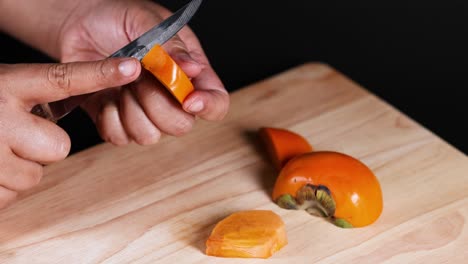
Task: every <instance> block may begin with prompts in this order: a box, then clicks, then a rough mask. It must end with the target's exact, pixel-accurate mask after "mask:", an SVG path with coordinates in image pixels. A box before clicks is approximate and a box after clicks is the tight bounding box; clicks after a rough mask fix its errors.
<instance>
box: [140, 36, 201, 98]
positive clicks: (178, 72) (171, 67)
mask: <svg viewBox="0 0 468 264" xmlns="http://www.w3.org/2000/svg"><path fill="white" fill-rule="evenodd" d="M141 64H142V65H143V67H144V68H145V69H146V70H148V71H149V72H151V73H152V74H153V75H154V77H156V79H158V80H159V81H160V82H161V84H163V85H164V86H165V87H166V89H167V90H168V91H169V92H170V93H171V94H172V95H173V96H174V97H175V98H176V99H177V101H179V103H181V104H182V103H183V102H184V100H185V98H186V97H187V96H188V95H189V94H190V93H192V92H193V90H194V88H193V84H192V82H191V81H190V79H189V78H188V77H187V75H186V74H185V73H184V72H183V71H182V69H181V68H180V67H179V66H178V65H177V64H176V63H175V61H174V60H173V59H172V58H171V57H170V56H169V54H167V53H166V51H165V50H164V49H163V48H162V47H161V46H159V45H155V46H154V47H153V48H152V49H151V50H150V51H149V52H148V53H147V54H146V55H145V57H143V59H142V60H141Z"/></svg>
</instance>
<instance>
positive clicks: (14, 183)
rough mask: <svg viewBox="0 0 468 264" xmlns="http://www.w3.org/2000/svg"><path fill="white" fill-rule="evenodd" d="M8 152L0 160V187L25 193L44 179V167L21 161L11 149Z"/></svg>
mask: <svg viewBox="0 0 468 264" xmlns="http://www.w3.org/2000/svg"><path fill="white" fill-rule="evenodd" d="M8 152H9V153H6V154H5V155H2V157H3V158H2V159H1V160H0V168H2V170H1V171H0V185H1V186H3V187H5V188H7V189H10V190H13V191H24V190H27V189H30V188H32V187H34V186H36V185H37V184H38V183H39V182H40V180H41V178H42V174H43V167H42V165H40V164H38V163H36V162H32V161H29V160H24V159H21V158H19V157H18V156H16V155H15V154H14V153H13V152H11V150H9V149H8Z"/></svg>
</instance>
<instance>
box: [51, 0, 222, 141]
mask: <svg viewBox="0 0 468 264" xmlns="http://www.w3.org/2000/svg"><path fill="white" fill-rule="evenodd" d="M80 3H83V4H80V6H79V7H78V8H76V9H75V11H74V12H73V14H72V15H71V17H70V18H69V19H68V22H67V23H66V25H65V26H64V27H63V30H62V33H61V37H60V38H59V39H60V41H59V43H60V45H61V46H60V47H61V54H60V55H59V56H60V57H61V60H62V61H81V60H96V59H101V58H104V57H106V56H109V55H110V54H112V53H113V52H115V51H116V50H118V49H119V48H121V47H123V46H124V45H126V44H127V43H129V42H130V41H131V40H133V39H135V38H137V37H138V36H140V35H141V34H143V33H144V32H146V31H147V30H148V29H150V28H151V27H153V26H154V25H156V24H158V23H160V22H161V21H162V20H163V18H166V17H168V16H169V15H170V14H171V13H170V12H169V11H168V10H166V9H165V8H163V7H161V6H159V5H157V4H154V3H152V2H149V1H132V0H118V1H116V0H98V1H94V4H89V2H87V1H82V2H80ZM163 47H164V48H165V49H166V51H167V52H168V53H169V54H170V55H171V57H173V59H174V60H175V61H176V63H177V64H178V65H179V66H180V67H181V68H182V70H183V71H184V72H185V73H186V74H187V75H188V76H189V77H191V78H192V82H193V84H194V86H195V92H193V93H192V94H191V95H190V96H189V97H188V98H187V99H186V100H185V102H184V104H183V106H182V107H181V106H180V104H178V103H177V102H176V101H175V100H174V99H173V98H172V96H171V95H170V94H169V93H168V92H167V91H166V90H165V88H163V87H162V86H161V84H159V83H158V82H157V81H156V80H155V79H154V78H152V76H149V74H144V77H143V78H141V80H140V81H138V82H137V83H134V84H132V85H131V86H126V87H116V88H113V89H109V90H106V91H102V92H99V93H97V94H96V95H94V96H93V97H91V98H90V99H89V100H87V101H86V103H84V104H83V108H84V109H85V110H86V111H87V112H88V114H89V115H90V117H91V118H92V119H93V120H94V122H95V123H96V126H97V128H98V131H99V133H100V135H101V137H102V138H103V139H104V140H106V141H109V142H111V143H114V144H116V145H122V144H127V143H129V142H130V141H135V142H137V143H138V144H142V145H146V144H152V143H155V142H157V141H158V139H159V138H160V136H161V133H165V134H169V135H174V136H180V135H183V134H185V133H187V132H188V131H189V130H190V129H191V128H192V126H193V123H194V121H195V116H199V117H201V118H204V119H207V120H221V119H222V118H223V117H224V116H225V115H226V113H227V111H228V107H229V96H228V93H227V92H226V90H225V89H224V86H223V84H222V83H221V81H220V79H219V77H218V76H217V75H216V73H215V72H214V70H213V68H212V67H211V66H210V64H209V62H208V59H207V58H206V56H205V54H204V52H203V49H202V48H201V46H200V43H199V41H198V39H197V37H196V36H195V34H194V33H193V32H192V31H191V30H190V29H189V28H188V27H185V28H184V29H182V30H181V31H180V32H179V34H178V36H176V37H174V38H173V39H171V40H170V41H169V42H168V43H166V44H165V45H164V46H163Z"/></svg>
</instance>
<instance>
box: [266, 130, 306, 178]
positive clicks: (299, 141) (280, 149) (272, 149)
mask: <svg viewBox="0 0 468 264" xmlns="http://www.w3.org/2000/svg"><path fill="white" fill-rule="evenodd" d="M260 137H261V138H262V140H263V142H264V144H265V145H266V148H267V151H268V154H269V156H270V158H271V160H272V162H273V164H274V166H275V167H276V168H277V169H278V170H280V169H281V168H282V167H283V166H284V165H285V164H286V163H287V162H288V161H289V160H290V159H292V158H294V157H296V156H298V155H301V154H304V153H308V152H311V151H312V146H311V145H310V144H309V142H307V140H306V139H305V138H303V137H302V136H300V135H298V134H296V133H294V132H292V131H289V130H286V129H280V128H272V127H262V128H260Z"/></svg>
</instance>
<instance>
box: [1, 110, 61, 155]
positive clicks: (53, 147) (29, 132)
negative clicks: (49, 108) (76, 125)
mask: <svg viewBox="0 0 468 264" xmlns="http://www.w3.org/2000/svg"><path fill="white" fill-rule="evenodd" d="M14 118H15V122H9V123H10V124H12V126H13V127H12V128H11V129H12V130H13V131H15V133H10V134H8V135H7V137H8V139H7V140H8V141H7V142H8V144H9V146H10V148H11V150H12V151H13V152H14V153H15V154H16V155H17V156H19V157H21V158H23V159H26V160H30V161H35V162H38V163H41V164H49V163H52V162H56V161H59V160H62V159H64V158H65V157H66V156H67V155H68V153H69V151H70V138H69V137H68V135H67V133H66V132H65V131H64V130H63V129H61V128H60V127H58V126H57V125H55V124H54V123H52V122H50V121H48V120H45V119H43V118H40V117H38V116H35V115H32V114H29V113H23V112H17V114H16V116H15V117H14Z"/></svg>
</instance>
